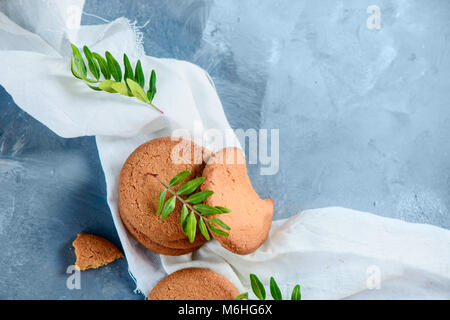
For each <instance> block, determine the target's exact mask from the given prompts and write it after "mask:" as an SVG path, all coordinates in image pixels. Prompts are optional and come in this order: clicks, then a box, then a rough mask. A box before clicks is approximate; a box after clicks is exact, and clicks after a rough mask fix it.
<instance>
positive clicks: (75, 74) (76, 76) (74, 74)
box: [70, 58, 83, 80]
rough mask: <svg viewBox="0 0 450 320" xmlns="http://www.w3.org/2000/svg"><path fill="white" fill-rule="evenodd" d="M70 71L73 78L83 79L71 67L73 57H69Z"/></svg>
mask: <svg viewBox="0 0 450 320" xmlns="http://www.w3.org/2000/svg"><path fill="white" fill-rule="evenodd" d="M70 71H72V74H73V76H74V77H75V78H78V79H81V80H82V79H83V78H81V76H80V75H79V74H78V73H77V72H76V71H75V69H74V68H73V59H72V58H70Z"/></svg>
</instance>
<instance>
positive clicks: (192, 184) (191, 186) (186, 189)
mask: <svg viewBox="0 0 450 320" xmlns="http://www.w3.org/2000/svg"><path fill="white" fill-rule="evenodd" d="M203 181H205V178H203V177H198V178H195V179H193V180H191V181H189V182H186V183H185V184H184V185H183V186H182V187H181V188H180V189H179V190H178V192H177V194H179V195H187V194H191V193H192V192H194V191H195V189H197V188H198V186H199V185H201V184H202V183H203Z"/></svg>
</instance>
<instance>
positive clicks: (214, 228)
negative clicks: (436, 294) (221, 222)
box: [208, 223, 230, 237]
mask: <svg viewBox="0 0 450 320" xmlns="http://www.w3.org/2000/svg"><path fill="white" fill-rule="evenodd" d="M208 227H209V230H211V232H212V233H215V234H217V235H219V236H224V237H228V236H229V235H230V234H229V233H228V232H225V231H223V230H220V229H219V228H217V227H215V226H214V225H213V224H212V223H209V224H208Z"/></svg>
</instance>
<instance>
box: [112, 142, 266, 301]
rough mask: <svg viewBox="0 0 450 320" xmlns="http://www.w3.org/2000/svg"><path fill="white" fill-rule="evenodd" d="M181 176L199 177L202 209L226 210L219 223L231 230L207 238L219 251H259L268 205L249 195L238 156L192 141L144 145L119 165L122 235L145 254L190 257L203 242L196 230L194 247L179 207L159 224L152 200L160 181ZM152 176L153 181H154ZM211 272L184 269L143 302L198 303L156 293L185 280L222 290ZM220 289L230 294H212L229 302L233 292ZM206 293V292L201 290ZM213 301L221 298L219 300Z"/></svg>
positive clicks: (251, 191)
mask: <svg viewBox="0 0 450 320" xmlns="http://www.w3.org/2000/svg"><path fill="white" fill-rule="evenodd" d="M185 170H189V171H190V172H191V173H190V175H189V176H188V177H186V178H185V180H184V181H190V180H192V179H194V178H197V177H201V176H203V177H204V178H205V181H204V182H203V184H202V185H201V189H202V190H212V191H213V192H214V194H213V195H211V196H210V197H209V198H207V199H206V200H205V204H207V205H210V206H213V207H214V206H221V207H226V208H228V209H230V210H231V212H230V213H227V214H221V215H220V219H221V220H222V221H223V222H225V223H226V224H227V225H228V226H229V227H230V228H231V230H230V231H229V235H228V236H222V235H217V234H215V233H212V232H211V234H212V235H213V237H214V238H215V239H216V240H217V241H218V242H219V243H220V244H221V245H222V246H223V247H224V248H226V249H227V250H229V251H231V252H233V253H236V254H249V253H251V252H253V251H255V250H256V249H257V248H259V247H260V246H261V244H262V243H263V242H264V241H265V240H266V238H267V236H268V234H269V230H270V226H271V224H272V215H273V201H272V199H261V198H260V197H259V196H258V194H257V193H256V192H255V190H254V189H253V187H252V185H251V182H250V179H249V177H248V174H247V168H246V164H245V156H244V154H243V152H242V151H241V150H240V149H237V148H226V149H223V150H221V151H219V152H217V153H215V154H213V153H211V152H210V151H209V150H207V149H206V148H203V147H201V146H199V145H197V144H195V143H194V142H192V141H188V140H185V139H181V138H173V137H164V138H158V139H154V140H151V141H149V142H147V143H144V144H143V145H141V146H140V147H138V148H137V149H136V150H135V151H134V152H133V153H132V154H131V155H130V156H129V157H128V159H127V160H126V162H125V164H124V165H123V168H122V171H121V174H120V182H119V212H120V217H121V219H122V221H123V223H124V225H125V227H126V229H127V230H128V232H129V233H130V234H131V235H132V236H133V237H134V238H135V239H136V240H137V241H138V242H140V243H141V244H142V245H144V246H145V247H146V248H148V249H149V250H151V251H153V252H156V253H159V254H163V255H171V256H177V255H183V254H186V253H190V252H193V251H195V250H197V249H199V248H200V247H201V246H202V245H203V244H204V243H205V242H206V241H207V240H206V239H205V237H204V236H203V235H202V234H201V232H200V231H199V230H197V232H196V236H195V241H194V242H193V243H190V242H189V240H188V238H187V236H186V234H185V233H184V232H183V230H182V227H181V223H180V217H181V208H182V206H181V204H180V202H179V201H177V204H176V206H175V209H174V211H173V212H172V213H170V214H169V216H168V217H167V218H166V219H165V220H163V219H161V217H160V216H158V215H157V210H158V197H159V194H160V192H161V191H162V190H163V189H164V186H163V185H162V184H161V182H160V181H162V182H163V183H165V184H168V183H169V181H170V180H171V179H172V178H173V177H174V176H175V175H177V174H178V173H180V172H182V171H185ZM153 175H157V177H158V179H159V180H160V181H158V180H157V179H155V178H154V176H153ZM181 185H182V184H179V185H176V186H174V187H172V189H173V191H175V192H176V191H177V190H178V189H179V188H180V186H181ZM171 196H172V194H170V193H169V192H167V194H166V200H167V199H168V198H169V197H171ZM209 217H211V216H209ZM205 270H206V271H205ZM211 272H212V271H210V270H207V269H198V270H197V269H196V270H191V269H190V270H189V271H185V272H182V273H176V274H173V275H171V276H169V277H168V278H166V279H165V280H163V281H165V282H162V284H158V285H157V286H156V287H155V289H154V290H153V291H155V290H156V291H155V292H158V294H157V293H154V294H150V296H149V298H155V299H163V298H167V299H173V298H183V297H184V298H185V299H190V298H198V295H197V296H195V295H194V296H193V295H192V292H187V293H186V292H184V291H183V292H184V293H180V292H179V293H178V294H174V295H171V296H169V295H167V294H161V292H166V291H167V290H166V291H164V290H165V289H161V288H165V286H167V284H169V287H170V286H171V283H172V282H173V281H175V282H177V281H179V279H180V277H181V278H183V279H184V280H183V281H184V282H186V283H187V284H188V283H189V281H190V280H189V278H192V277H194V276H195V277H200V278H201V279H204V280H205V281H206V282H208V281H209V280H208V279H210V278H211V279H212V278H214V279H215V280H214V281H215V282H214V281H213V282H212V283H216V284H217V285H218V288H222V287H223V286H224V282H223V281H222V279H221V278H220V277H221V276H220V275H218V274H216V273H214V274H213V273H211ZM218 276H220V277H218ZM186 277H187V278H186ZM173 279H176V280H173ZM216 280H217V281H216ZM225 280H226V279H225ZM226 281H228V280H226ZM206 282H205V283H206ZM181 283H183V282H181ZM200 283H201V282H200ZM226 286H228V288H231V289H230V290H229V291H226V290H225V291H223V290H219V289H218V290H217V292H222V293H224V292H228V293H230V292H231V294H230V295H229V296H231V295H233V294H234V293H236V292H235V290H234V289H235V288H234V286H233V287H229V285H228V284H227V285H225V287H226ZM157 288H159V289H157ZM180 288H181V287H180ZM199 290H200V291H201V290H202V289H199ZM153 291H152V292H153ZM169 291H170V290H169ZM206 291H208V290H206V289H205V292H206ZM177 292H178V291H177ZM171 294H173V292H172V293H171ZM205 294H206V293H205ZM215 297H216V298H218V299H222V298H224V297H223V296H222V295H220V296H215ZM227 297H228V295H227ZM208 298H214V296H213V297H209V296H208Z"/></svg>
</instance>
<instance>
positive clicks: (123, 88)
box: [111, 82, 131, 97]
mask: <svg viewBox="0 0 450 320" xmlns="http://www.w3.org/2000/svg"><path fill="white" fill-rule="evenodd" d="M111 88H112V89H113V90H114V91H116V92H117V93H120V94H121V95H123V96H128V97H131V95H130V91H129V90H128V87H127V85H126V84H125V83H123V82H114V83H113V84H111Z"/></svg>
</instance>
